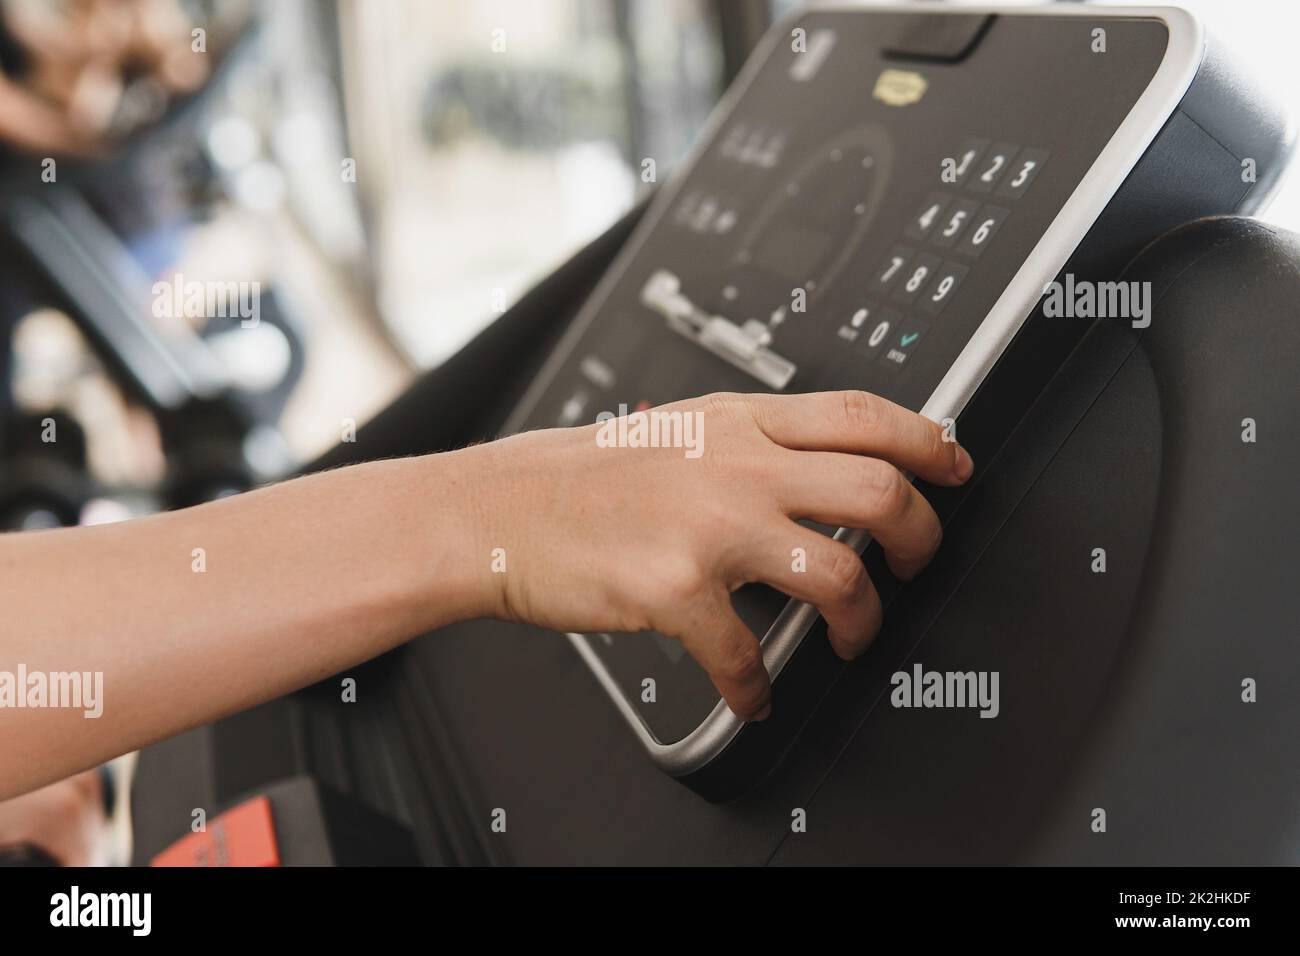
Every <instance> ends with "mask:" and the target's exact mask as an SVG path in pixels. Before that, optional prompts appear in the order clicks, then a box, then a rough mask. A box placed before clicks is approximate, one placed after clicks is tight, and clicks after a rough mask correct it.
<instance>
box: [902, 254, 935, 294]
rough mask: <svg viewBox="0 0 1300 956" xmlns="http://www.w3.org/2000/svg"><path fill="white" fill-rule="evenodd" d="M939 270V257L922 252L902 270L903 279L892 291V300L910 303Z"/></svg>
mask: <svg viewBox="0 0 1300 956" xmlns="http://www.w3.org/2000/svg"><path fill="white" fill-rule="evenodd" d="M938 268H939V257H938V256H932V255H930V253H928V252H923V253H921V254H920V255H919V256H917V257H916V258H915V259H913V260H912V261H911V262H909V263H908V264H907V265H906V266H905V267H904V268H903V270H902V271H903V274H904V276H905V278H904V279H903V280H902V281H901V282H900V283H899V284H898V286H896V287H895V289H894V298H895V299H898V300H900V301H903V302H911V301H912V300H913V299H915V298H916V297H917V295H919V294H920V292H921V290H922V289H924V288H925V287H926V286H927V285H928V284H929V282H930V279H931V277H933V276H934V270H936V269H938Z"/></svg>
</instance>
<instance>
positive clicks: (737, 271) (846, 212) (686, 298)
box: [518, 9, 1168, 743]
mask: <svg viewBox="0 0 1300 956" xmlns="http://www.w3.org/2000/svg"><path fill="white" fill-rule="evenodd" d="M1102 12H1103V13H1104V12H1105V11H1102ZM935 21H943V26H942V28H941V29H938V30H934V29H930V30H929V31H928V32H927V30H926V29H924V28H923V29H921V30H920V31H918V29H917V27H918V24H920V25H922V27H924V24H925V23H929V24H931V25H933V23H934V22H935ZM789 27H790V31H791V32H790V35H789V36H782V37H778V38H777V42H776V43H775V45H772V46H769V47H767V48H766V49H767V52H766V54H761V55H763V56H764V59H763V61H762V63H761V66H760V67H759V69H758V70H757V72H755V73H754V74H753V75H752V77H751V78H750V80H749V81H748V83H747V85H746V86H745V87H744V88H742V89H740V90H739V92H738V95H736V96H735V97H734V98H733V99H731V100H730V101H729V104H728V105H727V106H724V108H723V109H724V110H725V112H724V113H723V115H721V117H720V118H719V119H720V121H717V122H715V124H714V125H713V126H712V128H711V132H710V134H709V136H708V139H707V141H706V142H705V143H704V144H703V145H702V148H701V149H700V150H699V151H697V153H696V158H695V160H694V161H693V162H692V163H691V164H690V165H689V166H688V167H687V168H686V169H685V170H683V171H682V172H681V174H680V175H679V176H678V177H676V178H675V179H674V181H673V182H672V183H670V184H669V185H668V186H667V187H666V188H665V189H664V191H663V192H662V194H661V195H660V196H658V197H657V200H656V203H655V205H654V206H653V207H652V208H651V210H650V211H649V212H648V213H647V215H646V218H645V221H644V222H643V223H642V226H641V231H640V232H638V234H637V236H636V237H634V238H633V240H632V241H631V242H630V243H629V247H628V249H626V250H625V251H624V254H623V256H622V257H621V258H620V260H619V261H618V262H617V263H616V264H615V266H614V270H613V276H612V278H611V279H610V280H609V281H607V282H606V283H605V285H604V286H603V287H602V289H601V291H600V292H598V293H597V295H596V297H595V298H594V299H593V300H592V301H591V302H589V303H588V304H587V308H586V310H585V311H584V313H583V315H582V316H581V317H580V319H579V328H580V329H581V331H580V332H578V333H575V336H576V337H575V338H573V339H571V340H570V345H571V348H568V349H567V350H566V351H565V352H564V353H563V354H562V357H561V358H559V359H558V360H557V361H556V362H554V363H553V364H552V366H550V367H549V368H548V370H547V371H546V372H545V373H544V375H545V378H544V380H543V383H542V384H541V385H540V386H539V387H538V388H535V390H534V391H533V392H532V393H531V397H530V403H531V404H530V405H529V406H528V407H527V409H526V410H525V414H524V415H523V417H522V418H520V419H519V420H518V421H519V422H520V423H521V424H522V426H523V427H524V428H536V427H549V426H554V425H557V424H559V425H576V424H587V423H590V422H592V421H594V420H596V417H597V416H598V415H600V414H601V413H602V412H604V413H610V412H612V413H617V412H618V410H619V408H620V406H626V407H627V408H637V407H638V406H639V407H643V408H644V407H648V406H649V405H658V404H661V403H664V402H670V401H675V400H678V399H682V398H686V397H689V396H695V395H701V394H705V393H707V392H711V391H719V390H728V391H779V392H805V391H817V390H823V389H840V388H862V389H867V390H869V391H872V392H875V393H877V394H880V395H883V396H885V397H887V398H889V399H891V400H893V401H895V402H898V403H900V404H902V405H905V406H908V407H910V408H913V409H917V410H919V409H920V408H921V407H922V406H923V405H924V404H925V402H926V401H927V399H928V398H929V397H930V395H931V393H932V392H933V391H934V389H935V387H936V385H937V384H938V383H939V381H940V380H941V379H942V378H943V376H944V375H945V373H946V372H947V371H948V369H949V368H950V367H951V366H952V364H953V362H954V360H955V359H956V358H957V356H958V354H959V353H960V352H961V351H962V349H963V347H964V346H965V345H966V343H967V341H968V340H969V339H970V337H971V335H972V333H973V332H974V331H975V329H976V328H977V327H978V326H979V324H980V322H981V321H982V320H983V318H984V316H985V315H986V314H987V313H988V312H989V310H990V308H991V307H992V306H993V304H994V303H995V302H996V301H997V299H998V298H999V296H1000V295H1001V294H1002V292H1003V291H1004V290H1005V288H1006V286H1007V284H1008V283H1009V282H1010V281H1011V279H1012V277H1013V276H1015V274H1016V273H1017V271H1018V270H1019V269H1020V266H1021V265H1022V263H1023V262H1024V261H1025V259H1026V257H1027V256H1028V255H1029V253H1030V251H1031V250H1032V249H1033V248H1034V247H1035V245H1036V244H1037V243H1038V242H1039V240H1040V239H1041V238H1042V236H1043V233H1044V231H1045V230H1046V229H1047V227H1048V226H1049V225H1050V224H1051V223H1052V221H1053V220H1054V219H1055V218H1056V216H1057V214H1058V213H1059V212H1060V210H1061V208H1062V206H1063V205H1064V204H1065V202H1066V201H1067V200H1068V199H1069V197H1070V196H1071V194H1072V193H1073V192H1074V190H1075V189H1076V187H1077V186H1078V185H1079V183H1080V180H1081V179H1082V178H1083V176H1084V175H1085V173H1086V172H1087V171H1088V170H1089V168H1090V167H1091V166H1092V164H1093V162H1094V161H1095V160H1096V159H1097V157H1098V155H1099V154H1100V152H1101V151H1102V149H1103V148H1104V147H1105V146H1106V144H1107V143H1108V142H1109V141H1110V139H1111V137H1112V136H1113V134H1114V133H1115V131H1116V129H1117V127H1118V126H1119V125H1120V123H1121V122H1122V121H1123V120H1124V118H1125V117H1126V116H1127V114H1128V112H1129V110H1130V109H1131V108H1132V107H1133V106H1134V104H1135V103H1136V102H1137V100H1138V99H1139V97H1140V96H1141V95H1142V93H1143V91H1144V90H1145V89H1146V88H1147V86H1148V84H1149V83H1150V81H1151V79H1152V77H1153V76H1154V74H1155V72H1156V70H1157V68H1158V67H1159V65H1160V63H1161V60H1162V57H1163V55H1164V51H1165V47H1166V44H1167V41H1168V33H1167V29H1166V27H1165V26H1164V24H1163V23H1161V22H1159V21H1157V20H1150V19H1141V18H1131V19H1117V18H1115V17H1114V15H1113V14H1109V15H1107V16H1106V17H1105V19H1103V20H1096V21H1094V20H1092V19H1091V18H1089V17H1087V16H1072V17H1035V16H1015V17H1003V18H997V17H990V16H986V15H983V14H960V15H952V14H946V15H945V14H935V15H928V16H927V15H916V14H906V13H900V12H894V11H882V10H877V11H871V10H870V9H858V10H853V9H840V10H823V11H816V12H812V13H809V14H806V15H804V16H803V17H802V18H800V19H798V20H796V21H793V22H791V23H790V24H789ZM1099 27H1104V30H1105V37H1104V50H1099V49H1098V42H1097V35H1096V33H1095V30H1097V29H1098V28H1099ZM785 604H786V599H785V598H784V597H783V596H782V595H779V594H777V593H775V592H773V591H771V590H768V589H766V588H761V587H750V588H745V589H743V590H742V591H741V592H739V593H738V594H737V595H736V605H737V610H738V611H739V612H740V614H741V616H742V618H744V619H745V620H746V621H747V623H749V624H750V625H751V626H752V627H753V628H754V629H755V631H756V633H758V634H759V635H760V636H762V635H763V634H765V633H767V631H768V629H769V628H770V627H771V625H772V623H773V621H774V620H775V618H776V616H777V614H778V613H779V612H780V611H781V609H782V608H783V607H784V606H785ZM588 640H589V644H590V646H591V648H592V650H593V651H594V652H595V653H596V654H597V655H598V656H599V657H600V660H601V662H602V663H603V664H604V666H605V668H606V669H607V670H608V671H609V673H610V675H611V676H612V677H613V679H614V681H615V682H616V683H617V684H618V685H619V687H620V688H621V689H622V691H623V694H624V696H625V698H626V699H627V701H628V702H629V703H631V704H632V705H633V707H634V708H635V709H636V711H637V713H639V715H640V716H641V718H642V720H643V721H644V722H645V725H646V728H647V729H648V730H649V731H650V733H651V734H652V735H653V736H654V737H655V739H657V740H659V741H660V742H663V743H671V742H675V741H677V740H680V739H681V738H682V737H683V736H685V735H686V734H687V733H689V732H690V731H691V730H692V729H694V728H695V727H696V726H698V725H699V724H700V723H701V721H703V720H704V718H705V717H706V716H707V715H708V714H709V712H710V711H711V710H712V709H713V707H714V706H715V704H717V702H718V694H717V693H716V691H715V690H714V689H713V687H712V685H711V684H710V683H709V681H708V678H707V677H706V676H705V675H704V673H703V671H702V670H701V669H700V668H698V667H697V666H696V665H695V664H694V662H693V661H692V660H691V659H690V658H689V657H688V656H687V655H685V654H682V653H681V649H680V648H679V647H678V646H677V645H676V643H675V642H672V641H668V640H667V639H664V638H658V639H650V640H647V639H646V637H645V636H644V635H634V636H623V635H613V636H610V635H593V636H590V637H589V638H588ZM645 678H654V680H655V682H656V695H655V697H656V699H655V701H654V702H653V703H643V702H642V700H641V688H642V681H643V680H644V679H645Z"/></svg>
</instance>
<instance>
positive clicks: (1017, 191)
mask: <svg viewBox="0 0 1300 956" xmlns="http://www.w3.org/2000/svg"><path fill="white" fill-rule="evenodd" d="M1047 156H1048V152H1047V150H1045V149H1027V150H1025V151H1024V152H1022V153H1021V154H1020V155H1019V156H1017V157H1016V161H1015V162H1014V163H1012V164H1011V171H1010V172H1009V173H1007V178H1006V179H1005V180H1003V182H1002V185H1001V186H999V187H998V191H997V192H996V193H995V194H994V195H997V196H1002V197H1004V198H1006V199H1019V198H1020V197H1021V196H1023V195H1024V194H1025V190H1027V189H1028V188H1029V184H1030V183H1032V182H1033V181H1034V177H1035V176H1037V175H1038V174H1039V172H1041V171H1042V168H1043V166H1044V164H1046V162H1047Z"/></svg>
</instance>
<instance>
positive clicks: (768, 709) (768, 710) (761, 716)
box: [754, 701, 772, 721]
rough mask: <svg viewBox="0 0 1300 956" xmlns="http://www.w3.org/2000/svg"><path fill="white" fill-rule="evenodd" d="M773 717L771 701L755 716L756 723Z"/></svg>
mask: <svg viewBox="0 0 1300 956" xmlns="http://www.w3.org/2000/svg"><path fill="white" fill-rule="evenodd" d="M771 716H772V703H771V701H768V702H767V703H766V704H764V705H763V709H762V710H760V711H759V712H758V713H757V714H755V715H754V720H755V721H759V720H767V718H769V717H771Z"/></svg>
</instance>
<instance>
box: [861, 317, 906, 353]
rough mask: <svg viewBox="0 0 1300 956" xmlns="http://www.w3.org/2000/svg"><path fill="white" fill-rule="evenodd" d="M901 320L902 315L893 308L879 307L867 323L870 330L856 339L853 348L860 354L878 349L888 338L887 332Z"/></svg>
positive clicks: (899, 323)
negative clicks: (871, 319) (856, 341)
mask: <svg viewBox="0 0 1300 956" xmlns="http://www.w3.org/2000/svg"><path fill="white" fill-rule="evenodd" d="M902 322H903V317H902V316H901V315H899V314H898V313H897V312H895V311H894V310H893V309H879V310H877V312H876V317H873V321H872V322H868V323H867V324H868V325H869V326H871V330H870V332H868V333H867V334H865V335H863V336H862V337H861V338H860V339H858V343H857V345H855V346H854V350H855V351H857V352H859V353H860V354H862V355H872V354H874V353H875V352H877V351H879V350H880V346H882V345H884V344H885V342H886V341H887V340H888V339H889V334H890V333H891V332H893V331H894V330H895V329H897V328H898V327H899V325H901V324H902Z"/></svg>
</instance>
